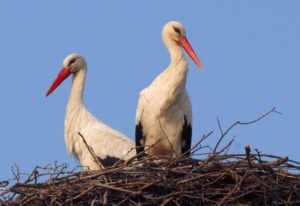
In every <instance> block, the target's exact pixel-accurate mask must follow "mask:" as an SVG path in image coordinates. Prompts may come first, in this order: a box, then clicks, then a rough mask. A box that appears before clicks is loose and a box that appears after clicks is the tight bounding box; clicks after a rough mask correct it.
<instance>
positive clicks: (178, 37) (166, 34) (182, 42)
mask: <svg viewBox="0 0 300 206" xmlns="http://www.w3.org/2000/svg"><path fill="white" fill-rule="evenodd" d="M162 36H163V39H164V41H165V42H166V41H168V40H172V41H175V42H176V43H177V44H178V45H179V46H181V47H182V48H184V50H185V51H186V52H187V53H188V55H189V56H190V57H191V58H192V60H193V61H194V62H195V64H196V65H197V66H198V67H199V68H200V69H202V64H201V63H200V60H199V59H198V57H197V55H196V53H195V51H194V50H193V48H192V46H191V44H190V43H189V41H188V39H187V38H186V32H185V29H184V26H183V25H182V24H181V23H179V22H177V21H170V22H168V23H167V24H166V25H165V26H164V28H163V31H162Z"/></svg>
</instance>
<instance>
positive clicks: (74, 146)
mask: <svg viewBox="0 0 300 206" xmlns="http://www.w3.org/2000/svg"><path fill="white" fill-rule="evenodd" d="M86 73H87V64H86V61H85V59H84V58H83V57H82V56H80V55H79V54H70V55H68V56H67V57H66V58H65V60H64V61H63V68H62V70H61V71H60V73H59V74H58V76H57V78H56V79H55V80H54V82H53V83H52V85H51V87H50V88H49V90H48V91H47V93H46V97H47V96H48V95H49V94H50V93H51V92H53V91H54V90H55V89H56V88H57V87H58V86H59V85H60V84H61V83H62V82H63V81H64V80H65V79H66V78H67V77H68V76H69V75H70V74H73V83H72V89H71V95H70V98H69V102H68V105H67V111H66V118H65V141H66V146H67V150H68V152H69V153H72V154H73V155H74V156H75V157H76V158H77V159H78V160H79V162H80V164H81V165H82V166H83V167H84V168H85V169H86V170H97V169H100V168H99V165H98V164H97V163H96V162H95V159H94V158H93V156H92V154H91V153H90V152H89V150H88V148H87V146H86V145H85V143H84V142H83V139H82V138H81V137H80V136H79V134H78V132H80V133H81V134H82V135H83V136H84V138H85V140H86V143H87V144H88V145H89V146H90V147H91V148H92V149H93V150H94V153H95V154H96V155H97V157H98V158H99V160H100V162H101V163H102V165H104V166H109V165H112V164H113V163H115V162H116V161H117V160H127V159H129V158H130V157H132V156H134V155H135V150H134V149H133V148H134V143H133V142H131V141H130V140H129V138H127V137H126V136H125V135H123V134H121V133H120V132H118V131H116V130H114V129H112V128H111V127H109V126H107V125H106V124H104V123H103V122H101V121H99V120H98V119H96V118H95V117H94V116H93V115H92V114H91V113H90V112H89V111H88V110H87V109H86V107H85V106H84V103H83V90H84V82H85V77H86Z"/></svg>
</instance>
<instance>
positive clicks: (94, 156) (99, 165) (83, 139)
mask: <svg viewBox="0 0 300 206" xmlns="http://www.w3.org/2000/svg"><path fill="white" fill-rule="evenodd" d="M78 135H79V136H80V137H81V139H82V141H83V142H84V144H85V146H86V148H87V149H88V151H89V152H90V154H91V155H92V157H93V158H94V161H95V163H96V164H97V165H98V167H99V169H103V168H105V167H104V166H103V165H102V164H101V162H100V161H99V159H98V157H97V155H96V154H95V152H94V150H93V148H92V147H90V146H89V145H88V143H87V142H86V141H85V138H84V136H83V135H82V134H81V133H80V132H78Z"/></svg>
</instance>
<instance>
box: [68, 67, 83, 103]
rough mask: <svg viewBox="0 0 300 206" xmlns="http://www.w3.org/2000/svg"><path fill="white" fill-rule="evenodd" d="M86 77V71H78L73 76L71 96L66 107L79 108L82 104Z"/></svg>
mask: <svg viewBox="0 0 300 206" xmlns="http://www.w3.org/2000/svg"><path fill="white" fill-rule="evenodd" d="M85 77H86V69H85V68H84V69H79V70H78V71H77V72H76V73H75V74H74V76H73V82H72V88H71V95H70V99H69V103H68V107H74V106H79V105H82V104H83V90H84V83H85Z"/></svg>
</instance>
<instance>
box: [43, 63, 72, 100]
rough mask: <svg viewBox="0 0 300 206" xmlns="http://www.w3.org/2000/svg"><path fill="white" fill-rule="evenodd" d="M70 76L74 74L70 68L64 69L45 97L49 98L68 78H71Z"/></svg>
mask: <svg viewBox="0 0 300 206" xmlns="http://www.w3.org/2000/svg"><path fill="white" fill-rule="evenodd" d="M70 74H72V71H71V69H70V68H65V67H64V68H62V70H61V71H60V72H59V74H58V75H57V77H56V79H55V80H54V82H53V83H52V85H51V87H50V88H49V89H48V91H47V93H46V95H45V96H46V97H47V96H48V95H49V94H51V93H52V92H53V91H54V90H55V89H56V88H57V87H58V86H59V85H60V84H61V83H62V82H63V81H64V80H65V79H66V78H67V77H68V76H70Z"/></svg>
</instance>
